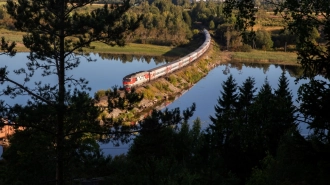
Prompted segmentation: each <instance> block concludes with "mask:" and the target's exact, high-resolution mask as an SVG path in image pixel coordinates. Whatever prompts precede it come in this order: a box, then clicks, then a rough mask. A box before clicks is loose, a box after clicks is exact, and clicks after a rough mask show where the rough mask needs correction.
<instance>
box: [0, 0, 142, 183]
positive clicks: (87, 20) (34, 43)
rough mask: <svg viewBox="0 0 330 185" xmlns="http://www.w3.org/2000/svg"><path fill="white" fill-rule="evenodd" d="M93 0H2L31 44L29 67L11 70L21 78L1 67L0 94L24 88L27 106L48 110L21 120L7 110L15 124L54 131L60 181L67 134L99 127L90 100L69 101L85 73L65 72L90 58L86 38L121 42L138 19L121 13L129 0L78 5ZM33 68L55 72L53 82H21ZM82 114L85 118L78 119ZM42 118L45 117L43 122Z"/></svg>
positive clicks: (82, 83)
mask: <svg viewBox="0 0 330 185" xmlns="http://www.w3.org/2000/svg"><path fill="white" fill-rule="evenodd" d="M94 2H95V0H79V1H76V0H35V1H30V0H18V1H14V0H8V1H7V4H6V8H7V12H8V14H9V15H10V16H11V18H13V19H14V20H15V27H16V29H17V30H20V31H23V32H26V33H27V34H26V35H25V36H24V37H23V43H24V45H25V47H27V48H28V49H29V50H30V54H29V56H28V60H29V61H28V62H26V64H27V67H28V70H24V69H20V70H17V71H15V73H17V74H21V75H25V78H24V79H23V80H22V82H21V83H20V82H17V81H14V80H12V79H10V78H9V77H8V71H6V69H5V68H1V73H0V75H1V76H0V79H1V82H9V83H11V84H12V85H10V86H8V87H7V88H3V94H6V95H11V96H13V97H15V96H17V95H22V94H28V95H29V96H30V97H31V101H29V102H28V104H27V108H29V107H30V108H32V109H31V110H36V111H42V110H43V109H33V107H35V106H37V107H39V106H41V105H42V106H47V109H46V108H45V109H44V110H48V112H43V113H44V114H46V115H48V116H49V119H43V120H40V119H35V120H34V121H32V120H33V119H31V118H29V119H26V120H23V118H24V117H23V116H22V115H19V117H18V116H17V114H12V117H13V118H15V117H17V118H18V120H19V122H17V121H16V123H17V126H20V125H19V124H23V123H24V125H22V126H25V127H33V128H35V129H39V130H44V131H46V132H44V133H45V134H46V135H47V134H49V135H51V137H53V140H52V143H53V144H52V146H53V147H54V148H55V153H56V155H55V157H54V159H56V162H55V164H56V165H55V166H56V170H54V171H56V176H54V177H55V178H56V179H55V182H56V184H58V185H61V184H64V180H65V178H69V177H70V174H69V173H64V170H65V169H66V168H67V167H68V166H67V165H70V163H67V162H66V161H67V160H69V159H70V155H69V154H70V153H69V151H72V150H74V147H72V148H71V150H68V151H66V149H68V148H70V147H68V146H70V144H74V142H73V143H72V140H71V139H73V141H74V140H75V141H76V142H83V141H84V140H83V139H82V138H81V137H83V138H86V135H85V134H82V133H90V134H92V133H95V132H101V133H102V132H103V130H102V131H101V130H99V126H100V125H99V124H96V123H95V117H94V116H93V115H94V114H93V115H92V114H88V112H89V111H91V110H92V109H93V106H94V105H93V104H92V103H91V101H90V100H87V99H82V100H85V102H81V104H80V106H73V104H72V103H73V101H76V100H73V99H75V95H73V94H76V95H77V94H80V92H78V90H81V91H85V90H88V89H89V88H88V87H87V81H86V80H85V79H75V78H74V77H71V76H68V75H67V71H68V70H72V69H74V68H76V67H78V66H79V63H80V62H81V60H80V59H81V58H86V59H87V60H88V61H93V59H91V58H90V57H88V55H86V54H85V52H84V48H93V47H92V46H91V43H92V42H94V41H100V42H103V43H106V44H109V45H112V46H114V45H120V46H123V45H124V44H125V43H124V37H125V34H126V33H127V31H128V30H131V29H134V28H135V26H136V25H135V22H136V21H137V20H133V19H132V20H126V19H122V15H123V14H124V13H125V12H126V11H127V9H128V8H129V1H124V2H123V3H122V4H112V5H105V6H104V7H103V8H98V9H96V10H93V11H91V12H82V11H80V10H81V9H82V8H83V7H86V6H87V5H90V4H92V3H94ZM37 70H41V71H42V76H51V75H54V76H56V79H57V83H55V84H43V83H42V82H36V83H35V84H36V86H34V87H31V86H27V85H26V84H25V83H27V82H28V81H29V80H30V78H31V77H32V76H33V75H34V74H35V72H36V71H37ZM77 89H78V90H77ZM78 97H79V98H83V96H78ZM13 110H14V109H13ZM76 112H80V113H79V114H84V113H86V115H84V116H87V117H84V116H81V117H77V115H75V114H76ZM79 114H78V115H79ZM88 115H90V117H88ZM35 116H38V114H35ZM74 118H76V119H74ZM82 118H84V120H81V119H82ZM47 120H49V122H48V123H47V124H46V123H44V121H47ZM50 120H51V121H50ZM36 121H39V122H36ZM48 124H50V125H51V127H49V126H48ZM107 126H109V125H104V127H103V128H104V129H107V128H106V127H107ZM107 130H108V129H107ZM107 132H109V131H107ZM87 138H88V137H87ZM72 152H73V151H72ZM48 180H49V179H48Z"/></svg>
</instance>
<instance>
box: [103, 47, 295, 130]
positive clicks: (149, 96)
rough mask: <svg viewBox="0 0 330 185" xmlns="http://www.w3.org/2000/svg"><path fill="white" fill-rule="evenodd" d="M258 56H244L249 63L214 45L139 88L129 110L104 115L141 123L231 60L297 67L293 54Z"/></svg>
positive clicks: (235, 53) (237, 55)
mask: <svg viewBox="0 0 330 185" xmlns="http://www.w3.org/2000/svg"><path fill="white" fill-rule="evenodd" d="M258 53H259V51H253V52H251V53H244V56H245V57H248V56H249V57H251V58H250V59H249V60H246V59H245V58H243V57H241V56H242V55H240V53H239V52H228V51H220V49H219V47H218V46H217V45H216V44H212V46H211V47H210V49H209V50H208V51H207V52H206V53H205V54H204V55H202V56H201V57H200V58H199V59H198V60H196V61H195V62H193V63H192V64H190V65H188V66H187V67H185V68H183V69H180V70H178V71H175V72H173V73H172V74H170V75H168V76H165V77H161V78H159V79H157V80H154V81H152V82H150V83H148V84H145V85H143V86H139V87H138V88H137V90H136V91H137V92H138V93H141V94H143V95H144V99H143V100H142V101H141V102H140V103H139V104H138V105H137V106H136V108H134V109H133V110H132V111H126V110H119V109H115V110H114V111H113V112H111V113H110V114H107V115H106V117H114V118H121V119H122V120H124V121H125V122H126V123H127V124H131V123H132V122H136V121H138V120H141V119H143V118H144V117H145V116H147V115H148V114H150V112H151V111H152V110H153V109H158V110H161V109H162V108H164V107H165V106H167V105H168V104H170V103H171V102H173V101H174V100H175V99H177V98H178V97H180V96H181V95H182V94H184V92H186V91H187V90H189V89H190V88H191V87H192V86H194V85H195V84H196V83H197V82H198V81H199V80H201V79H202V78H204V77H205V76H206V75H207V74H208V73H209V71H211V70H212V69H213V68H214V67H216V66H218V65H220V63H221V64H224V63H229V62H231V61H233V60H234V61H236V62H247V61H249V62H252V63H263V64H280V65H298V63H297V61H296V60H295V58H296V57H297V56H296V54H294V53H289V52H288V53H285V52H270V53H271V54H274V53H276V54H277V55H281V56H285V57H286V58H288V59H290V60H288V61H281V60H274V59H272V58H266V59H262V60H260V58H258V57H260V55H258ZM270 53H268V54H270ZM261 56H262V55H261ZM278 58H280V57H278ZM122 93H124V92H122ZM103 100H104V101H102V103H100V105H102V106H106V98H105V99H103Z"/></svg>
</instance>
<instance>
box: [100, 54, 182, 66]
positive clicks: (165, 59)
mask: <svg viewBox="0 0 330 185" xmlns="http://www.w3.org/2000/svg"><path fill="white" fill-rule="evenodd" d="M99 56H100V57H101V58H102V59H103V60H104V59H108V60H118V61H121V62H122V63H126V62H134V61H136V60H137V61H144V62H147V63H148V64H149V63H150V62H155V64H156V65H158V64H161V63H164V62H165V63H169V62H172V61H174V60H176V59H178V58H179V57H168V56H148V55H145V56H144V55H128V54H111V53H99Z"/></svg>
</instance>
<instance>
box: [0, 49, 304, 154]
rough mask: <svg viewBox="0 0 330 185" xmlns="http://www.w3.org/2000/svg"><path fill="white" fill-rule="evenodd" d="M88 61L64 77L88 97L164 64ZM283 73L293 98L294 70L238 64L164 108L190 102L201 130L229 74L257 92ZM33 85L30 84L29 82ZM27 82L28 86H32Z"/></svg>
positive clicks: (10, 61)
mask: <svg viewBox="0 0 330 185" xmlns="http://www.w3.org/2000/svg"><path fill="white" fill-rule="evenodd" d="M26 55H27V54H26V53H19V54H17V56H15V57H14V58H8V57H6V56H0V65H1V66H5V65H7V66H8V68H9V70H12V69H17V68H19V67H24V66H25V65H24V63H23V61H26ZM91 56H92V58H94V59H97V61H96V62H86V61H84V60H83V59H82V62H81V64H80V66H79V67H78V68H76V69H75V70H74V71H70V72H68V73H67V74H68V75H73V76H75V77H76V78H79V77H84V78H86V79H87V80H88V81H89V86H90V87H91V88H92V91H91V92H90V94H91V96H92V95H93V94H94V93H95V92H96V91H97V90H100V89H108V88H110V87H112V86H114V85H119V86H120V85H121V84H122V78H123V77H124V76H126V75H127V74H130V73H133V72H137V71H141V70H147V69H151V68H153V67H155V66H157V65H161V64H164V63H165V61H163V62H162V61H161V62H159V60H157V61H154V60H153V59H148V61H146V60H145V59H143V58H142V59H136V58H134V57H133V58H131V59H130V60H129V62H127V61H124V62H122V61H120V60H118V59H105V58H103V57H100V56H99V55H94V54H93V55H91ZM283 70H285V75H286V77H287V78H288V80H289V83H290V88H291V90H292V94H293V96H294V99H296V98H297V90H298V88H299V86H300V85H301V84H302V83H305V82H307V81H306V80H305V81H299V83H297V84H296V83H295V79H296V78H295V77H294V76H292V75H296V74H297V73H299V70H297V68H290V67H283V66H276V65H260V66H255V65H242V64H230V65H220V66H218V67H216V68H214V69H213V70H212V71H210V73H209V74H208V75H207V76H206V77H205V78H203V79H202V80H201V81H199V82H198V83H197V84H196V85H195V86H193V87H192V88H191V89H190V90H189V91H187V92H186V93H184V94H183V95H182V96H181V97H179V98H178V99H177V100H176V101H175V102H173V103H171V104H170V105H168V106H167V108H169V109H172V108H175V107H180V109H181V110H183V109H186V108H188V107H189V106H191V105H192V103H193V102H195V103H196V112H195V114H194V116H193V118H192V120H194V119H196V118H197V117H199V118H200V119H201V120H202V127H203V128H205V127H206V126H207V125H208V124H209V123H210V120H209V116H210V115H214V113H215V111H214V105H216V103H217V99H218V97H219V95H220V91H221V90H222V89H221V84H222V82H223V81H225V80H226V79H227V78H228V76H229V74H232V75H233V77H234V79H235V80H236V82H237V84H238V85H241V84H242V83H243V82H244V81H245V79H246V78H247V77H249V76H251V77H254V78H255V81H256V87H257V88H258V89H259V88H260V87H261V86H262V85H263V84H264V82H265V79H267V80H268V81H269V83H270V85H271V86H272V87H273V88H274V89H275V88H277V84H278V79H279V76H280V75H281V73H282V71H283ZM10 75H11V76H12V77H13V78H14V79H16V80H18V79H19V78H17V76H15V75H13V73H12V72H11V74H10ZM36 77H38V78H35V79H36V80H42V81H43V82H45V83H54V82H56V79H55V77H47V78H42V79H41V78H40V75H38V74H36ZM32 82H33V81H32ZM32 82H30V84H33V83H32ZM0 88H3V86H1V87H0ZM0 99H5V100H6V101H7V102H9V103H24V102H26V99H27V97H18V98H15V99H9V98H8V97H1V98H0ZM300 129H301V132H302V134H307V133H308V130H307V129H306V125H303V124H301V125H300ZM102 148H103V150H104V153H105V154H112V155H116V154H120V153H125V152H126V151H127V149H128V145H127V144H126V145H123V146H120V147H118V148H117V147H113V146H112V144H105V145H102Z"/></svg>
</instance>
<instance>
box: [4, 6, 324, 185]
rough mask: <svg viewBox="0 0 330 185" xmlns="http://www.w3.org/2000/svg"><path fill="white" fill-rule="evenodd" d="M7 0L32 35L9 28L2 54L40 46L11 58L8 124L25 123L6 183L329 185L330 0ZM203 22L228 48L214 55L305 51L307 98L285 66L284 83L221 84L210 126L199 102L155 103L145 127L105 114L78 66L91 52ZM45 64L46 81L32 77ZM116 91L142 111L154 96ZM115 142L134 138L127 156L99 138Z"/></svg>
mask: <svg viewBox="0 0 330 185" xmlns="http://www.w3.org/2000/svg"><path fill="white" fill-rule="evenodd" d="M104 3H109V4H104ZM91 4H95V6H94V5H91ZM0 5H1V8H0V28H1V29H2V30H11V31H20V32H24V33H26V34H24V36H23V38H22V40H21V41H12V40H10V39H7V38H5V37H2V38H1V51H0V55H8V56H11V57H15V54H16V50H15V47H16V46H17V45H19V44H24V47H26V48H28V50H29V51H30V52H29V55H28V58H27V59H26V64H27V66H28V69H27V70H25V69H17V70H14V71H9V70H8V69H7V68H6V66H3V65H1V66H0V86H1V88H0V95H1V97H0V118H1V119H0V124H1V126H2V127H3V126H6V125H10V126H12V127H13V128H14V129H15V134H13V135H12V136H11V137H10V138H9V145H8V146H7V147H5V150H4V152H3V155H2V160H1V161H0V172H1V173H0V184H6V185H7V184H13V185H19V184H24V185H25V184H31V185H36V184H40V185H41V184H56V185H64V184H84V183H87V182H89V183H98V184H164V185H165V184H166V185H167V184H224V185H228V184H229V185H243V184H246V185H264V184H265V185H266V184H267V185H269V184H270V185H271V184H274V185H278V184H282V185H291V184H292V185H293V184H301V185H305V184H306V185H307V184H320V185H323V184H324V185H326V184H328V183H329V181H330V177H329V175H328V174H330V158H329V156H330V133H329V129H330V115H329V111H328V110H330V109H329V108H330V83H329V79H330V76H329V71H330V60H329V54H330V42H329V41H330V36H329V33H330V30H329V29H330V7H329V5H328V1H327V0H319V1H310V0H300V1H293V0H283V1H279V0H278V1H277V0H272V1H271V0H226V1H221V0H220V1H187V0H176V1H169V0H155V1H153V0H149V1H126V0H125V1H119V0H118V1H95V0H33V1H31V0H18V1H14V0H8V1H6V2H4V1H1V4H0ZM201 28H207V29H208V30H209V31H210V33H211V34H212V38H213V41H214V45H219V47H218V48H217V47H214V49H213V50H215V49H218V50H216V51H214V52H223V51H224V50H229V51H233V52H235V51H244V52H249V51H252V50H262V51H268V50H272V51H285V52H296V53H297V59H298V62H299V64H300V65H301V67H302V69H303V74H302V76H301V77H299V79H309V83H307V84H304V85H302V86H301V87H300V88H299V91H298V102H296V104H295V103H294V102H293V100H292V93H291V91H290V89H289V87H288V81H287V79H286V77H285V75H284V73H283V74H282V75H281V77H280V78H279V79H278V86H277V87H276V88H275V89H273V88H272V87H271V86H270V85H269V83H268V81H267V80H265V82H264V84H263V85H262V86H261V87H256V86H255V81H254V78H253V77H249V78H247V79H246V80H245V81H244V82H243V83H242V84H237V83H236V81H235V79H233V77H232V76H229V77H228V79H226V80H225V81H223V82H219V85H221V86H222V88H223V91H221V92H219V98H218V101H217V102H214V104H213V105H210V106H212V107H214V109H215V112H216V114H215V115H209V117H210V121H211V124H210V125H209V126H207V128H205V129H202V128H201V121H200V120H199V119H197V120H190V119H189V118H190V117H192V115H193V113H194V110H195V108H196V107H195V104H194V103H192V105H191V107H189V108H187V109H186V110H180V109H179V108H175V109H172V110H168V109H166V110H164V111H156V110H154V111H153V112H152V114H151V115H150V116H149V117H146V118H145V119H144V120H142V121H140V122H139V123H138V124H136V125H124V124H123V120H120V119H116V120H114V119H112V118H108V119H105V118H102V120H100V119H99V118H100V114H101V112H102V111H101V109H100V107H97V106H95V102H96V101H97V98H94V97H90V96H89V95H88V93H87V92H88V90H89V88H88V81H87V80H88V79H87V77H86V79H84V78H82V79H77V78H75V77H74V76H68V75H67V72H68V71H70V70H74V69H75V68H77V67H79V64H80V62H81V61H80V60H81V59H80V58H79V57H84V58H86V59H87V60H88V61H93V58H91V57H90V56H89V55H88V53H87V52H86V49H92V48H93V47H94V46H93V45H92V44H93V43H95V42H101V43H105V44H107V45H110V46H125V44H127V43H131V42H132V43H142V44H154V45H169V46H173V47H177V46H180V47H185V46H188V45H189V43H191V41H192V40H194V39H196V37H198V30H199V29H201ZM20 42H21V43H20ZM104 57H108V56H106V55H104ZM114 57H116V56H114ZM0 63H1V61H0ZM37 71H41V76H40V81H37V82H35V83H34V84H35V86H34V87H29V86H26V85H25V83H26V82H28V81H29V80H30V78H31V77H32V76H34V75H35V74H36V72H37ZM9 73H14V74H17V75H19V76H21V77H22V79H21V80H20V81H17V80H14V79H11V78H10V77H9V75H8V74H9ZM317 75H322V76H323V77H324V78H325V79H327V81H320V80H317V79H316V78H315V76H317ZM44 76H55V77H56V78H55V79H56V80H57V83H56V84H55V85H50V84H45V83H43V82H42V78H43V77H44ZM299 79H297V80H299ZM8 84H9V85H8ZM257 89H259V90H257ZM104 93H105V94H104V95H105V96H106V97H107V99H108V105H109V106H108V107H107V108H108V111H109V112H111V111H112V110H113V109H114V108H117V107H119V108H121V109H127V110H129V109H133V108H134V106H136V104H137V103H138V102H139V101H141V100H142V99H143V95H142V94H139V93H137V92H135V91H134V90H132V91H131V92H125V93H124V94H123V95H122V94H120V93H119V91H118V88H117V87H114V88H112V89H109V90H108V91H106V92H104ZM23 95H24V96H25V95H27V96H29V97H30V98H31V99H30V100H29V101H28V102H26V103H25V104H24V102H22V104H16V105H9V104H7V103H6V102H5V101H4V100H3V99H2V97H5V96H6V97H11V98H15V97H17V96H23ZM6 119H9V120H11V122H8V121H6ZM192 122H193V123H192ZM190 123H191V124H190ZM299 123H306V124H307V125H308V127H309V129H310V134H309V135H307V136H303V135H301V133H300V132H299V126H298V125H299ZM19 128H24V129H19ZM108 142H111V143H113V144H114V145H120V144H122V143H127V142H131V143H132V144H131V146H130V148H129V149H128V152H127V154H123V155H119V156H104V155H103V153H102V151H101V150H100V146H99V143H108Z"/></svg>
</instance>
